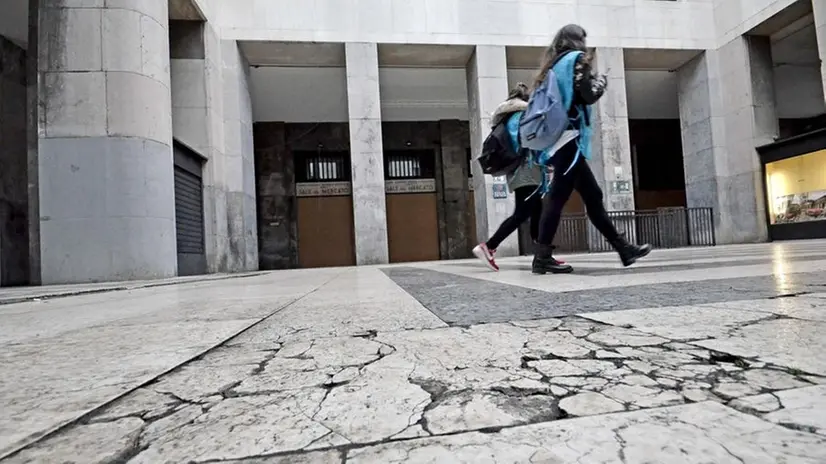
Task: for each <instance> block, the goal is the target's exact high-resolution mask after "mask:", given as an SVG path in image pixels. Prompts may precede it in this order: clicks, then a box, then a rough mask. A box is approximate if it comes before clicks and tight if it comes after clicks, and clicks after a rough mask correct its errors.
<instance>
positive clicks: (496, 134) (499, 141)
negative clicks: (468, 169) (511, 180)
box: [476, 118, 525, 177]
mask: <svg viewBox="0 0 826 464" xmlns="http://www.w3.org/2000/svg"><path fill="white" fill-rule="evenodd" d="M506 121H507V118H506V119H505V120H504V121H502V122H500V123H499V124H497V125H496V126H495V127H494V128H493V130H491V131H490V134H489V135H488V136H487V138H486V139H485V141H484V142H483V143H482V154H481V155H479V157H478V158H476V161H477V162H479V166H481V167H482V172H483V173H485V174H489V175H491V176H494V177H496V176H504V175H506V174H510V173H512V172H513V171H515V170H516V168H518V167H519V165H520V164H522V161H524V159H525V157H524V155H523V154H522V153H519V152H517V151H516V150H514V148H513V144H512V143H511V138H510V133H509V132H508V127H507V124H506Z"/></svg>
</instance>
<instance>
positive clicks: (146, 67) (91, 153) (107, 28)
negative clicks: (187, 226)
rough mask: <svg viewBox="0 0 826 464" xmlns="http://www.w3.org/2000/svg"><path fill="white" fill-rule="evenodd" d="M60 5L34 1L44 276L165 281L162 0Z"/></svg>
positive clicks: (171, 255) (169, 218)
mask: <svg viewBox="0 0 826 464" xmlns="http://www.w3.org/2000/svg"><path fill="white" fill-rule="evenodd" d="M66 4H67V2H46V1H45V0H40V15H39V18H40V22H39V25H38V31H39V37H38V47H39V49H38V58H39V65H38V73H39V82H40V89H39V98H40V102H39V107H40V120H39V133H40V141H39V154H38V157H39V160H38V161H39V187H40V189H39V194H40V248H41V262H42V282H43V283H44V284H51V283H68V282H89V281H101V280H132V279H150V278H161V277H171V276H174V275H175V274H176V270H177V262H176V260H177V257H176V245H175V202H174V183H173V173H172V167H173V163H172V148H171V144H172V121H171V102H170V78H169V33H168V2H167V1H166V0H146V1H142V2H124V1H108V2H106V6H102V5H103V2H91V3H88V2H85V3H83V6H84V7H83V8H78V7H73V6H69V7H67V6H63V5H66ZM68 4H70V5H80V3H78V2H68ZM89 5H95V6H89Z"/></svg>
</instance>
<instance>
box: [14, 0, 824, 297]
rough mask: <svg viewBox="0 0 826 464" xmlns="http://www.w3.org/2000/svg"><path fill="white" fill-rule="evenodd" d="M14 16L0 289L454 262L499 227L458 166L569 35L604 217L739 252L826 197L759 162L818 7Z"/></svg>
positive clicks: (495, 4)
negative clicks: (591, 112) (686, 227)
mask: <svg viewBox="0 0 826 464" xmlns="http://www.w3.org/2000/svg"><path fill="white" fill-rule="evenodd" d="M9 3H10V6H9V9H8V10H7V11H8V14H7V15H5V16H3V19H0V70H2V73H1V75H2V83H1V84H2V85H0V284H2V285H20V284H40V283H42V284H53V283H72V282H89V281H101V280H133V279H148V278H162V277H170V276H174V275H182V274H197V273H209V272H239V271H249V270H256V269H284V268H293V267H313V266H333V265H355V264H358V265H362V264H381V263H388V262H402V261H417V260H429V259H454V258H463V257H467V256H468V254H469V250H470V248H471V247H472V246H473V245H474V244H475V243H476V241H477V239H480V238H483V237H485V236H488V235H490V234H491V233H492V232H493V230H495V228H496V227H497V226H498V225H499V223H500V222H501V221H502V220H503V219H505V218H506V217H507V216H508V215H509V214H510V212H511V211H512V210H513V201H514V200H513V195H510V194H508V193H507V190H506V189H504V188H503V183H502V180H501V179H494V178H490V177H486V176H483V175H482V174H481V172H479V171H478V166H476V164H475V163H472V162H470V160H471V159H472V158H473V157H474V155H477V154H478V152H479V150H480V148H481V143H482V140H483V139H484V137H485V136H486V135H487V131H488V128H489V123H490V115H491V113H492V111H493V109H494V108H495V107H496V105H497V104H498V103H500V101H501V100H503V99H504V97H505V96H506V95H507V93H508V89H509V88H510V87H511V86H513V85H514V84H515V83H516V82H519V81H525V82H529V81H530V80H531V79H532V74H533V72H534V71H535V68H536V67H537V64H538V62H539V60H540V58H541V55H542V53H543V48H544V47H546V46H547V45H548V44H549V42H550V40H551V38H552V36H553V34H554V33H555V31H556V30H557V29H558V28H559V27H561V26H563V25H565V24H567V23H572V22H575V23H579V24H581V25H583V26H584V27H585V28H586V30H587V31H588V34H589V35H588V41H589V46H591V47H593V49H594V50H593V52H594V56H595V63H596V67H597V69H598V70H599V71H600V72H603V73H606V74H607V75H608V77H609V90H608V93H607V94H606V96H605V97H604V98H603V99H602V100H600V102H599V103H598V104H597V105H596V109H595V122H596V132H595V139H594V143H595V146H594V153H595V157H594V159H593V160H592V161H591V162H592V165H593V169H594V172H595V173H596V175H597V178H598V180H599V182H600V183H601V185H602V186H603V190H604V192H605V201H606V204H607V206H608V208H609V210H611V211H633V210H656V209H658V208H669V207H689V208H696V207H702V208H710V211H712V214H713V219H714V220H713V226H709V227H713V231H714V236H715V237H716V241H717V243H745V242H759V241H765V240H767V239H768V238H769V230H770V228H771V227H772V226H773V225H775V223H776V222H777V221H778V219H777V218H784V219H783V220H786V219H785V218H786V217H787V216H790V215H793V214H794V211H796V210H797V209H801V208H802V210H806V211H809V210H814V213H816V210H817V205H818V204H820V203H819V202H820V201H821V199H820V198H819V197H817V196H818V195H819V194H820V193H822V194H823V195H824V197H826V179H822V180H821V179H819V178H814V177H812V178H811V179H809V178H808V177H806V176H807V175H809V174H807V173H811V172H812V170H813V169H814V168H813V167H817V166H822V167H821V168H820V170H819V172H821V173H824V172H826V159H824V158H823V156H821V155H819V154H817V153H815V154H814V156H810V157H808V158H806V161H805V163H804V162H803V161H800V162H799V163H797V164H794V162H790V163H787V164H784V165H783V166H784V167H783V168H782V169H781V168H777V169H775V168H769V169H768V171H771V172H769V173H768V174H769V177H770V178H769V177H767V168H766V167H765V163H761V159H760V157H759V156H758V153H757V151H756V147H758V146H764V145H767V144H771V143H773V142H775V141H776V140H777V139H784V138H788V137H793V136H796V135H799V134H802V133H805V132H809V131H811V130H813V129H819V128H822V127H824V121H823V119H824V118H823V117H822V116H823V114H824V113H826V104H824V82H826V81H824V78H823V76H824V74H823V69H822V62H823V60H822V56H823V54H824V53H826V29H824V26H823V25H824V24H826V0H796V1H795V0H748V1H746V0H743V1H741V0H619V1H618V0H593V1H587V2H585V1H577V0H566V1H544V0H530V1H528V0H373V1H370V0H358V1H354V0H348V1H345V0H314V1H311V2H306V1H302V2H296V1H285V0H233V1H232V2H229V1H223V0H142V1H140V2H138V1H130V0H105V1H104V0H61V1H52V0H30V1H27V0H9ZM824 148H826V147H824ZM812 163H814V164H812ZM818 163H823V164H822V165H821V164H818ZM792 165H794V166H797V167H794V166H792ZM798 165H800V166H804V165H805V166H804V167H800V166H798ZM814 171H815V172H818V169H814ZM778 173H779V174H778ZM803 177H806V178H805V179H803ZM809 177H811V176H810V175H809ZM821 184H822V185H821ZM803 185H805V187H802V186H803ZM801 189H804V190H806V191H805V192H804V191H802V190H801ZM798 190H801V191H798ZM770 195H771V196H770ZM801 195H802V196H801ZM798 197H800V198H798ZM804 197H805V198H804ZM816 197H817V198H816ZM795 202H797V203H795ZM794 205H797V206H798V208H797V209H795V207H794ZM801 205H802V206H801ZM567 208H568V209H569V212H571V213H579V212H582V205H581V202H579V201H578V199H577V198H576V197H575V198H573V199H572V200H571V201H570V202H569V205H568V207H567ZM814 213H810V216H811V214H814ZM804 216H805V215H804ZM795 217H797V216H795ZM801 217H802V216H801ZM807 217H808V216H807ZM767 218H768V219H769V220H767ZM810 218H811V219H817V214H814V216H811V217H810ZM824 224H826V223H824ZM582 232H583V234H585V235H587V231H584V230H583V231H582ZM519 249H520V246H519V238H518V237H517V236H515V235H514V236H513V237H511V238H510V239H509V240H507V241H506V242H505V243H503V244H502V246H501V247H500V249H499V252H500V254H501V255H506V256H507V255H515V254H517V253H518V252H519Z"/></svg>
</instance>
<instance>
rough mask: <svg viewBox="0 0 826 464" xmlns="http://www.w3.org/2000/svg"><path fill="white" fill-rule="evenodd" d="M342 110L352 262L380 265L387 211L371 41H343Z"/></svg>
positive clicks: (375, 60) (385, 256)
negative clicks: (344, 105) (345, 122)
mask: <svg viewBox="0 0 826 464" xmlns="http://www.w3.org/2000/svg"><path fill="white" fill-rule="evenodd" d="M344 51H345V55H346V60H347V109H348V111H349V126H350V165H351V171H352V183H353V225H354V228H355V240H356V244H355V245H356V264H358V265H364V264H385V263H387V262H389V260H390V255H389V249H388V245H387V209H386V206H385V191H384V155H383V151H384V150H383V146H382V139H381V98H380V93H379V57H378V46H377V45H376V44H375V43H347V44H345V45H344Z"/></svg>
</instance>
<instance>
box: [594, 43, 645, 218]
mask: <svg viewBox="0 0 826 464" xmlns="http://www.w3.org/2000/svg"><path fill="white" fill-rule="evenodd" d="M593 66H594V68H595V69H596V71H597V72H600V73H604V74H606V75H607V77H608V88H607V89H606V91H605V95H603V96H602V98H600V99H599V101H597V103H596V104H595V105H594V106H593V107H592V115H591V123H592V124H593V126H594V138H593V142H592V143H593V145H592V146H591V153H592V156H593V158H592V159H591V169H592V170H593V171H594V177H596V179H597V182H598V183H599V184H600V187H602V191H603V193H604V194H605V208H606V209H607V210H608V211H633V210H634V169H633V165H632V163H631V139H630V136H629V132H628V98H627V96H626V93H625V57H624V56H623V51H622V48H598V49H597V50H596V53H595V55H594V62H593Z"/></svg>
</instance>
